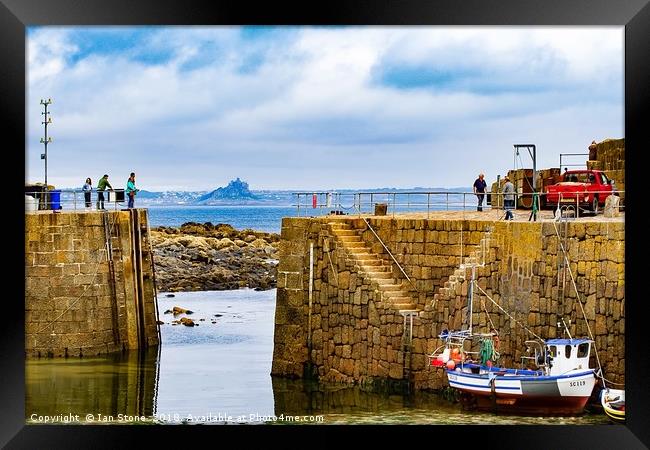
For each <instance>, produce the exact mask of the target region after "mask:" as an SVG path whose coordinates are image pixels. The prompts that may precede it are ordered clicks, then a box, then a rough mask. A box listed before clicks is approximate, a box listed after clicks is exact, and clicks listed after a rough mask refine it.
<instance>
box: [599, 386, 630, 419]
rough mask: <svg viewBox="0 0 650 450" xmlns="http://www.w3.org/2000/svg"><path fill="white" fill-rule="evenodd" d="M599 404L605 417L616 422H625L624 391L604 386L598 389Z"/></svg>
mask: <svg viewBox="0 0 650 450" xmlns="http://www.w3.org/2000/svg"><path fill="white" fill-rule="evenodd" d="M600 404H601V405H602V406H603V410H604V411H605V414H607V417H609V418H610V419H611V420H612V421H614V422H616V423H625V391H624V390H623V389H610V388H605V389H603V390H602V391H600Z"/></svg>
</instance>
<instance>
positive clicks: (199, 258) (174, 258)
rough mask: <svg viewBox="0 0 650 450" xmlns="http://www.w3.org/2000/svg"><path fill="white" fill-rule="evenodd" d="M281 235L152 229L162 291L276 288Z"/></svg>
mask: <svg viewBox="0 0 650 450" xmlns="http://www.w3.org/2000/svg"><path fill="white" fill-rule="evenodd" d="M279 241H280V235H279V234H276V233H264V232H260V231H254V230H251V229H245V230H241V231H240V230H236V229H235V228H233V227H232V226H230V225H227V224H217V225H213V224H212V223H210V222H206V223H204V224H200V223H195V222H188V223H184V224H183V225H181V226H180V227H156V228H152V229H151V243H152V245H153V252H154V262H155V277H156V286H157V288H158V291H161V292H179V291H208V290H228V289H239V288H243V287H249V288H253V289H256V290H266V289H272V288H274V287H276V272H277V264H278V244H279Z"/></svg>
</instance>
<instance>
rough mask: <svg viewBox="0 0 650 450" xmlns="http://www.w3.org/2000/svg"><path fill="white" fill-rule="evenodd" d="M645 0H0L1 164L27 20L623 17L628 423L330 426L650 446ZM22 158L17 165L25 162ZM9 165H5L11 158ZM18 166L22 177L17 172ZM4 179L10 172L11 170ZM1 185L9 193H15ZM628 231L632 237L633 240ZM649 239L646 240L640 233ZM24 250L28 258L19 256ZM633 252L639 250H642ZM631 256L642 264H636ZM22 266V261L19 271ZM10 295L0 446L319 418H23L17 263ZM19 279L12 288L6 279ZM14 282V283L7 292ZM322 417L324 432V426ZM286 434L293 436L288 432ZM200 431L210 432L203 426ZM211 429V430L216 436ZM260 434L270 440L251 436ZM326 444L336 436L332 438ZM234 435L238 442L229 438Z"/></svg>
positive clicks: (21, 91)
mask: <svg viewBox="0 0 650 450" xmlns="http://www.w3.org/2000/svg"><path fill="white" fill-rule="evenodd" d="M648 1H649V0H618V1H617V0H601V1H594V0H574V1H571V2H567V1H561V0H546V1H533V0H462V1H451V0H447V1H438V0H428V1H424V0H401V1H397V0H395V1H390V0H383V1H382V0H372V1H370V0H367V1H363V2H360V1H357V2H351V1H348V2H344V1H341V0H330V1H327V2H320V3H316V4H314V3H311V2H301V3H297V4H292V3H284V4H278V3H276V2H259V3H254V4H252V3H250V2H246V1H223V0H214V1H211V2H208V1H198V0H185V1H183V2H179V1H174V0H156V1H154V0H139V1H129V0H116V1H110V2H109V1H100V0H84V1H79V0H49V1H43V0H40V1H39V0H0V35H1V38H0V104H1V105H2V108H0V111H2V114H3V116H4V117H3V118H4V120H3V122H2V124H3V127H2V128H3V130H4V133H3V135H4V136H3V139H2V141H1V142H2V146H3V147H5V148H4V152H2V155H3V158H4V159H5V160H7V158H9V157H10V155H12V154H14V155H16V163H15V164H11V165H8V166H7V169H5V171H6V173H7V174H10V175H11V177H12V178H11V180H12V182H13V177H14V176H15V177H16V178H17V180H16V183H18V184H21V185H22V183H23V182H24V179H25V178H24V172H23V173H21V171H20V170H15V167H23V168H24V166H25V165H24V162H25V161H24V151H23V152H22V155H21V149H24V148H25V120H24V119H25V109H26V108H25V89H26V88H25V86H26V82H25V80H26V77H25V75H26V74H25V70H26V55H25V51H26V50H25V48H26V47H25V37H26V35H25V27H27V26H32V25H156V24H158V25H221V24H227V25H243V24H265V25H267V24H276V25H285V24H286V25H329V24H339V25H343V24H350V25H475V26H481V25H504V26H507V25H520V26H525V25H600V26H602V25H618V26H625V138H626V147H627V158H628V162H627V167H628V171H629V173H628V174H627V176H626V240H628V242H631V243H632V245H628V246H626V298H627V299H628V302H627V303H626V319H627V330H626V331H627V333H626V342H625V344H626V356H627V358H626V391H627V403H628V405H629V406H628V417H627V423H626V425H624V426H620V425H618V426H616V425H611V426H605V425H603V426H544V420H543V418H540V421H539V423H540V425H539V426H490V427H472V426H465V427H463V428H462V429H456V428H454V429H453V431H452V430H450V429H448V428H446V427H440V428H437V427H435V428H432V427H409V428H408V429H398V428H404V427H401V426H393V427H380V426H373V427H372V430H371V432H368V430H367V428H365V427H336V428H337V430H336V431H343V432H344V433H347V432H349V431H351V432H354V433H355V434H357V433H358V434H360V436H359V437H361V438H362V439H364V445H367V444H372V442H373V441H375V442H377V443H380V442H382V441H383V440H385V439H391V438H397V439H399V443H400V445H418V446H419V445H431V446H438V445H463V442H464V443H466V444H470V445H471V443H474V444H475V445H494V446H498V447H500V448H526V449H532V448H540V449H542V448H543V449H554V448H621V449H623V448H625V449H630V448H645V447H647V446H650V426H648V424H650V416H649V414H648V403H649V402H650V399H649V396H648V389H647V388H646V387H645V386H644V384H643V383H644V381H645V379H646V378H647V377H646V375H647V374H648V371H649V370H650V367H649V364H648V360H649V359H650V358H648V356H647V350H646V349H645V344H646V343H647V342H648V339H647V337H646V338H644V336H643V334H642V331H643V326H644V323H645V321H644V314H643V306H644V305H643V303H644V301H643V300H644V298H643V297H644V295H645V292H646V291H645V290H644V289H643V287H644V286H643V285H642V284H641V277H642V274H641V270H643V269H644V268H645V267H644V265H643V264H642V263H641V262H640V261H635V259H637V258H636V254H638V253H637V252H635V250H636V248H639V247H640V246H641V245H643V238H644V236H643V234H642V230H641V228H640V227H641V213H640V212H639V211H641V208H639V209H636V207H637V206H638V205H640V204H641V203H640V202H641V200H640V197H641V196H640V195H639V194H637V192H639V191H638V189H640V188H641V187H640V180H642V179H644V178H646V179H647V176H645V177H644V178H642V177H641V176H640V174H639V175H637V172H638V171H640V170H641V167H642V165H641V158H642V155H644V154H647V148H646V147H647V146H648V144H647V143H648V139H647V138H646V139H644V137H645V136H644V133H643V132H644V131H645V130H644V128H646V127H644V122H643V120H642V117H646V114H644V113H647V112H648V100H649V97H650V58H648V55H650V5H648ZM21 164H22V166H21ZM12 167H13V168H14V170H11V168H12ZM21 177H22V178H21ZM7 183H10V182H9V181H7ZM12 185H13V183H11V184H8V185H7V187H8V193H10V192H11V189H10V186H12ZM5 205H6V206H8V207H9V208H10V209H11V217H12V219H10V221H9V222H10V225H11V228H10V229H8V231H6V233H9V234H7V235H5V236H6V237H5V239H7V240H8V241H11V242H16V250H15V253H14V250H11V251H10V252H8V253H7V254H6V256H5V259H6V260H7V261H10V262H11V264H10V265H12V266H15V267H17V268H14V270H17V271H18V272H19V273H20V272H21V265H22V263H21V259H20V258H21V256H20V255H23V257H24V245H23V244H22V243H21V242H20V239H18V238H10V237H8V236H21V235H22V233H24V218H23V219H16V217H23V216H21V214H20V209H22V208H24V206H23V205H22V203H21V200H20V198H19V196H17V195H16V196H12V195H6V196H5ZM630 237H631V238H632V240H631V241H630V240H629V239H630ZM646 245H647V244H646ZM23 259H24V258H23ZM639 259H640V258H639ZM635 262H636V263H638V264H635ZM23 274H24V272H23ZM5 279H6V282H7V283H8V284H10V285H11V286H12V294H10V295H6V296H5V299H4V303H5V312H6V317H8V318H9V319H7V320H6V321H5V323H3V325H2V327H0V330H1V331H0V333H2V337H3V339H2V343H3V345H2V346H0V361H2V363H3V364H2V370H0V374H1V376H0V380H1V381H2V382H1V383H0V386H1V387H0V389H1V392H2V396H1V397H0V445H3V446H6V447H7V448H58V447H65V448H70V447H77V446H80V447H91V446H92V447H96V448H103V447H107V448H108V447H110V448H116V447H119V446H126V445H128V446H132V445H133V442H135V441H134V439H135V438H146V439H147V441H148V443H149V444H151V443H153V442H159V441H161V440H164V442H166V443H168V444H171V443H172V442H174V441H177V442H178V443H179V445H184V444H187V443H189V445H196V444H195V439H196V438H199V437H203V435H205V434H208V433H209V434H210V436H209V437H210V440H209V441H208V442H213V443H214V444H216V445H223V437H224V435H225V433H228V434H231V433H235V434H237V435H238V437H239V438H242V439H243V438H249V437H254V438H255V439H257V440H258V441H259V440H260V438H261V436H259V435H260V434H263V435H265V436H264V437H262V438H265V437H266V436H268V437H276V438H278V439H282V440H283V441H284V442H285V443H286V444H287V445H291V444H293V445H300V444H303V445H309V444H311V443H313V442H314V441H313V437H309V438H307V437H305V439H312V440H311V441H306V440H305V441H299V439H302V437H301V435H302V434H303V433H309V434H312V433H311V432H313V431H316V432H317V434H316V435H317V436H318V435H321V433H322V428H321V427H295V426H292V427H290V428H289V429H287V428H286V427H277V426H276V427H265V426H257V427H249V426H240V427H232V426H230V427H207V426H194V427H192V428H188V427H183V428H177V427H174V426H137V427H136V426H131V427H127V426H120V425H114V426H87V425H83V426H81V425H74V426H40V425H33V426H26V425H25V418H24V406H25V405H24V320H22V318H23V317H24V304H21V302H20V300H19V299H20V298H24V297H23V295H24V294H23V292H24V285H23V286H20V282H19V281H18V280H20V274H18V275H16V276H12V275H9V276H5ZM14 286H15V288H14ZM13 289H16V290H17V291H18V294H17V295H13ZM332 428H333V427H329V428H328V431H327V436H330V430H332ZM289 436H291V438H289ZM206 437H207V436H206ZM212 439H216V440H214V441H213V440H212ZM259 442H260V444H261V445H268V444H267V443H266V442H265V441H259ZM322 442H323V443H325V442H327V443H328V445H343V444H344V443H349V442H348V441H341V440H340V438H339V439H334V438H331V437H328V438H326V439H323V440H322ZM229 445H237V444H229Z"/></svg>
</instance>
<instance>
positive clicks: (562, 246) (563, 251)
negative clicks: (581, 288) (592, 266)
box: [552, 222, 605, 386]
mask: <svg viewBox="0 0 650 450" xmlns="http://www.w3.org/2000/svg"><path fill="white" fill-rule="evenodd" d="M552 223H553V228H555V234H556V235H557V240H558V243H559V244H560V248H561V249H562V254H563V256H564V263H565V266H566V268H567V269H569V276H570V277H571V284H573V289H574V290H575V292H576V299H577V300H578V305H580V310H581V311H582V317H584V319H585V324H586V325H587V332H588V333H589V339H591V340H592V341H593V342H594V353H595V355H596V362H597V363H598V375H599V376H600V378H601V379H602V380H603V386H605V376H604V375H603V366H602V365H601V364H600V357H599V356H598V347H596V340H595V339H594V335H593V334H592V333H591V327H590V326H589V321H588V320H587V314H586V313H585V309H584V307H583V306H582V301H581V300H580V294H579V292H578V286H577V285H576V280H575V278H573V271H572V270H571V265H570V264H569V258H568V257H567V251H566V249H565V248H564V245H563V244H562V239H561V238H560V232H559V231H558V229H557V225H556V223H555V222H552Z"/></svg>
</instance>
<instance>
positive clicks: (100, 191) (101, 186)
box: [97, 175, 113, 210]
mask: <svg viewBox="0 0 650 450" xmlns="http://www.w3.org/2000/svg"><path fill="white" fill-rule="evenodd" d="M107 187H108V189H110V190H111V191H112V190H113V186H111V183H109V182H108V175H104V176H103V177H101V178H100V180H99V182H98V183H97V209H99V210H106V208H104V191H105V190H106V188H107Z"/></svg>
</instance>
